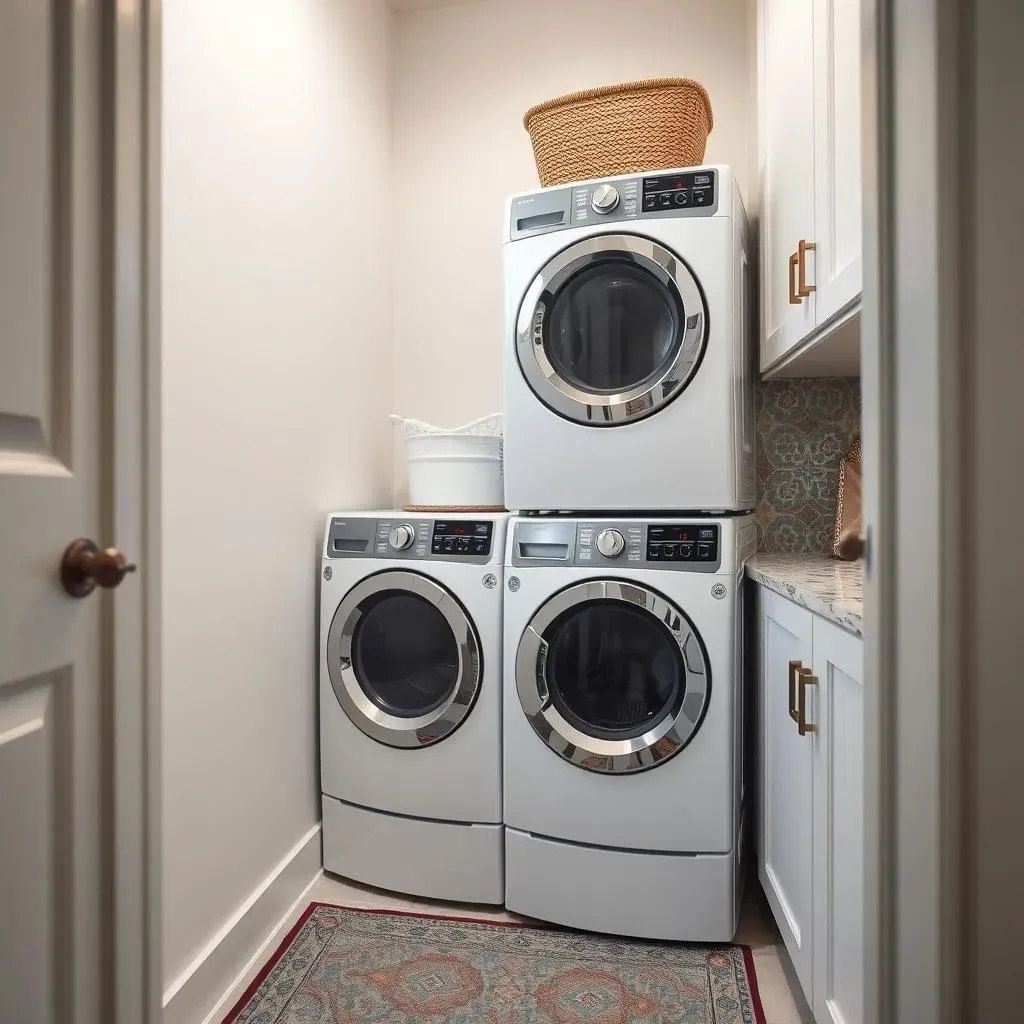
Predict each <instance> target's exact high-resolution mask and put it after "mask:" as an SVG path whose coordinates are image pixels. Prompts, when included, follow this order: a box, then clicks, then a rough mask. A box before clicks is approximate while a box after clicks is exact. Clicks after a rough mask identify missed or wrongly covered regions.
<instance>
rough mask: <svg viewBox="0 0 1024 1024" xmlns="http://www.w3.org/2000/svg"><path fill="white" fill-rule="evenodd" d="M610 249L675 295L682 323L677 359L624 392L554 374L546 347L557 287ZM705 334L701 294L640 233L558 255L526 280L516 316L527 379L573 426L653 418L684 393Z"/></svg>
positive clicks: (586, 242)
mask: <svg viewBox="0 0 1024 1024" xmlns="http://www.w3.org/2000/svg"><path fill="white" fill-rule="evenodd" d="M609 254H614V255H616V256H617V257H619V258H622V257H626V258H628V259H631V260H632V261H633V262H635V263H636V264H637V265H638V266H640V267H642V268H643V269H644V270H646V271H648V272H649V273H651V274H653V275H654V276H655V277H657V278H658V280H660V281H661V282H662V283H663V284H664V285H665V286H666V287H667V288H668V289H669V290H670V291H673V292H675V294H676V296H677V297H678V298H679V300H680V302H681V303H682V307H683V315H684V316H685V317H686V321H685V324H684V326H683V337H682V339H681V342H680V344H679V348H678V351H677V352H676V355H675V358H674V359H673V360H672V362H671V364H670V365H669V366H668V367H667V369H666V370H665V371H664V372H663V373H662V374H661V376H659V377H657V379H653V380H652V379H648V380H646V381H643V382H642V383H640V384H638V385H637V386H636V387H634V388H631V389H629V390H628V391H622V392H619V393H617V394H598V393H595V392H590V391H586V390H584V389H582V388H578V387H576V386H575V385H574V384H570V383H569V382H568V381H567V380H565V379H564V378H563V377H561V376H560V375H559V373H558V371H557V370H556V369H555V367H554V366H553V365H552V363H551V360H550V359H549V358H548V355H547V352H546V351H545V349H544V328H545V323H546V319H547V315H548V310H549V308H550V306H551V304H552V302H553V301H554V297H555V295H556V294H557V292H558V290H559V289H560V288H561V287H562V286H563V285H564V284H565V283H566V281H567V280H568V279H569V278H570V277H572V276H573V275H574V274H575V273H577V272H578V271H579V270H581V269H583V267H585V266H587V265H588V264H590V263H595V262H599V261H600V260H601V259H602V258H604V257H605V256H608V255H609ZM694 311H696V312H694ZM707 334H708V316H707V308H706V306H705V303H704V296H703V295H702V294H701V290H700V287H699V285H698V284H697V279H696V278H695V277H694V276H693V274H692V272H691V271H690V268H689V267H688V266H687V265H686V264H685V263H684V262H683V261H682V260H680V259H679V258H678V257H676V256H675V254H673V253H672V252H671V251H670V250H669V249H666V248H665V247H664V246H662V245H659V244H658V243H657V242H654V241H652V240H651V239H649V238H644V237H643V236H641V235H627V234H607V235H592V236H591V237H590V238H584V239H582V240H581V241H579V242H576V243H574V244H573V245H570V246H568V247H567V248H566V249H563V250H562V251H561V252H559V253H557V254H556V255H555V256H554V257H552V259H551V260H549V261H548V262H547V263H546V264H545V265H544V267H543V268H542V269H541V271H540V273H538V274H537V276H536V277H534V279H533V281H531V282H530V286H529V287H528V288H527V290H526V294H525V295H524V296H523V300H522V303H521V304H520V307H519V316H518V318H517V321H516V351H517V354H518V356H519V365H520V367H521V369H522V371H523V375H524V376H525V378H526V380H527V383H528V384H529V385H530V388H531V389H532V390H533V392H534V394H536V395H537V397H538V398H539V399H540V400H541V401H542V402H544V403H545V404H546V405H547V406H549V407H550V408H551V409H553V410H554V411H555V412H557V413H559V414H560V415H562V416H565V417H566V418H567V419H571V420H575V421H576V422H578V423H583V424H588V425H591V426H614V425H615V424H619V423H625V422H632V421H634V420H636V419H640V418H642V417H644V416H647V415H650V413H652V412H655V411H656V410H657V409H659V408H661V407H662V406H664V405H667V404H668V403H669V402H670V401H672V399H673V398H675V397H676V396H677V395H678V394H679V393H681V392H682V391H683V390H684V389H685V388H686V386H687V384H689V382H690V380H691V378H692V377H693V375H694V373H695V372H696V369H697V365H698V363H699V362H700V357H701V356H702V354H703V352H704V349H705V347H706V345H707Z"/></svg>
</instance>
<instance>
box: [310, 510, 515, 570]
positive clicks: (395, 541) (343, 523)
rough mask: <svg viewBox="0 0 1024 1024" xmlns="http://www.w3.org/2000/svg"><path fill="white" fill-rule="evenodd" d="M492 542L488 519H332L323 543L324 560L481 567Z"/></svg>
mask: <svg viewBox="0 0 1024 1024" xmlns="http://www.w3.org/2000/svg"><path fill="white" fill-rule="evenodd" d="M494 537H495V524H494V520H493V519H428V518H417V517H415V516H403V515H401V514H398V515H395V516H389V517H387V518H381V519H374V518H372V517H371V518H365V519H364V518H361V517H358V516H352V517H346V518H342V517H340V516H335V517H332V519H331V521H330V524H329V527H328V530H327V537H326V538H325V540H324V557H325V558H387V559H392V558H393V559H399V560H408V561H416V560H443V561H459V562H477V563H485V562H488V561H490V558H491V552H492V549H493V543H494Z"/></svg>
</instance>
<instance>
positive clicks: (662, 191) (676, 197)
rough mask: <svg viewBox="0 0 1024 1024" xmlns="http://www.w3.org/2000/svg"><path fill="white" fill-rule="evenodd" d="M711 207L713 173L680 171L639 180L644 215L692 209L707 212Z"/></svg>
mask: <svg viewBox="0 0 1024 1024" xmlns="http://www.w3.org/2000/svg"><path fill="white" fill-rule="evenodd" d="M714 205H715V172H714V171H684V172H683V173H681V174H661V175H655V176H650V177H646V178H644V179H643V201H642V206H643V210H644V213H654V212H657V211H659V210H677V209H685V208H686V207H693V208H696V209H700V208H706V209H709V208H711V207H714Z"/></svg>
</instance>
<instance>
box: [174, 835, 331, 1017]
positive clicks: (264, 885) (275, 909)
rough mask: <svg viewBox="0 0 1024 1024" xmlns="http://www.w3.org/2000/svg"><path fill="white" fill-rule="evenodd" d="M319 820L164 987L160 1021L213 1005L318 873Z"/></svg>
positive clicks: (201, 1013)
mask: <svg viewBox="0 0 1024 1024" xmlns="http://www.w3.org/2000/svg"><path fill="white" fill-rule="evenodd" d="M321 864H322V858H321V852H320V825H319V823H318V824H317V825H315V826H314V827H313V828H311V829H310V830H309V832H307V833H306V835H304V836H303V837H302V839H300V840H299V842H298V843H296V844H295V846H294V847H293V848H292V849H291V850H290V851H289V852H288V853H287V854H286V855H285V856H284V858H283V859H282V860H281V862H280V863H279V864H278V865H277V866H276V867H275V868H274V870H273V871H271V872H270V874H269V875H267V877H266V878H265V879H264V880H263V881H262V882H261V883H260V884H259V885H258V886H257V887H256V888H255V889H254V890H253V892H252V893H251V894H250V895H249V897H248V899H246V900H245V901H244V902H243V903H242V905H241V906H240V907H239V908H238V909H237V910H236V911H235V912H234V913H233V914H232V915H231V916H230V917H229V918H228V919H227V921H225V922H224V924H223V925H222V926H221V927H220V928H219V929H218V930H217V932H216V933H215V934H214V936H213V937H212V938H211V939H210V941H209V942H208V943H207V944H206V945H205V946H204V947H203V949H202V950H200V952H199V955H198V956H197V957H196V958H195V960H193V961H192V963H191V964H189V966H188V967H186V968H185V970H184V971H182V972H181V974H180V975H179V976H178V977H177V978H176V979H175V980H174V981H173V982H172V983H171V984H170V985H169V986H168V987H167V989H166V991H165V992H164V1018H163V1024H196V1022H197V1021H204V1020H206V1018H207V1017H208V1015H209V1014H210V1013H211V1011H212V1010H214V1009H215V1008H216V1007H217V1004H218V1003H219V1002H220V1000H221V999H222V998H223V996H224V993H225V992H228V991H230V990H231V988H232V987H233V985H234V983H235V981H236V979H237V978H238V977H239V976H240V975H241V974H242V973H244V971H245V970H246V969H247V968H248V967H249V965H250V964H251V962H252V959H253V957H254V956H256V955H257V954H258V953H259V951H260V950H261V948H262V946H263V944H264V943H265V942H266V940H267V939H268V937H269V936H271V935H273V934H274V932H275V931H276V930H277V927H278V925H279V923H280V922H281V920H282V918H284V917H285V916H286V915H287V914H288V913H289V912H290V911H291V908H292V906H293V904H294V903H295V901H296V900H297V899H298V898H299V897H300V896H301V895H302V894H303V893H305V891H306V890H307V889H308V888H309V886H310V885H312V883H313V882H314V881H316V879H317V877H318V876H319V875H320V874H321V871H322V868H321Z"/></svg>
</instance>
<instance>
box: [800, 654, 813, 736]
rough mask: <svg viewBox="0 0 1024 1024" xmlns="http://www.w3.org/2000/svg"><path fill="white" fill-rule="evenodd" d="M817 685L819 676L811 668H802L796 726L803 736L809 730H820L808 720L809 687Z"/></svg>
mask: <svg viewBox="0 0 1024 1024" xmlns="http://www.w3.org/2000/svg"><path fill="white" fill-rule="evenodd" d="M817 685H818V677H817V676H815V675H814V674H813V673H812V672H811V670H810V669H809V668H801V669H800V683H799V691H800V696H799V700H798V701H797V718H796V728H797V731H798V732H799V733H800V735H801V736H806V735H807V734H808V733H809V732H817V730H818V727H817V726H816V725H815V724H814V723H813V722H808V721H807V687H808V686H817Z"/></svg>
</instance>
